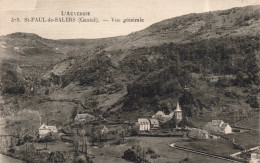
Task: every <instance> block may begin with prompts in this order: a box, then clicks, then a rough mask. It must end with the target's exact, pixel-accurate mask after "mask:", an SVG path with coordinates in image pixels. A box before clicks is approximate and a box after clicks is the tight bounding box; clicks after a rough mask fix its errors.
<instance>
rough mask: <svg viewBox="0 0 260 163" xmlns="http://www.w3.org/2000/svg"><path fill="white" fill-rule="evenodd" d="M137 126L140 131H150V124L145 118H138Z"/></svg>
mask: <svg viewBox="0 0 260 163" xmlns="http://www.w3.org/2000/svg"><path fill="white" fill-rule="evenodd" d="M138 125H139V130H140V131H149V130H150V129H151V127H150V122H149V120H148V119H146V118H139V119H138Z"/></svg>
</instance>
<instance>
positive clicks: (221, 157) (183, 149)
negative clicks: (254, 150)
mask: <svg viewBox="0 0 260 163" xmlns="http://www.w3.org/2000/svg"><path fill="white" fill-rule="evenodd" d="M169 146H170V147H171V148H175V149H178V150H182V151H186V152H191V153H196V154H200V155H204V156H208V157H213V158H218V159H221V160H225V161H230V162H240V161H236V160H233V159H230V158H228V157H225V156H221V155H215V154H210V153H207V152H202V151H197V150H192V149H189V148H185V147H181V146H178V145H176V144H175V143H172V144H169Z"/></svg>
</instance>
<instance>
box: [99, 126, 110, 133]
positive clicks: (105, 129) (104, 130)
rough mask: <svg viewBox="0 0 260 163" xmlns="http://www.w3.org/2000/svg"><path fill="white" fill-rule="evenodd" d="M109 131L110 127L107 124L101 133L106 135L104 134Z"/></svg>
mask: <svg viewBox="0 0 260 163" xmlns="http://www.w3.org/2000/svg"><path fill="white" fill-rule="evenodd" d="M108 132H109V130H108V128H107V127H106V126H104V127H103V128H102V129H101V134H102V135H104V134H107V133H108Z"/></svg>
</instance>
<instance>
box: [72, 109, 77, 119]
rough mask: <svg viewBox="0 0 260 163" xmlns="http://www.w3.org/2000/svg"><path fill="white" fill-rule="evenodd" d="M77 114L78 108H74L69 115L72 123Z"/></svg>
mask: <svg viewBox="0 0 260 163" xmlns="http://www.w3.org/2000/svg"><path fill="white" fill-rule="evenodd" d="M77 114H78V108H77V107H75V108H74V109H73V111H72V113H71V119H73V121H74V120H75V117H76V116H77Z"/></svg>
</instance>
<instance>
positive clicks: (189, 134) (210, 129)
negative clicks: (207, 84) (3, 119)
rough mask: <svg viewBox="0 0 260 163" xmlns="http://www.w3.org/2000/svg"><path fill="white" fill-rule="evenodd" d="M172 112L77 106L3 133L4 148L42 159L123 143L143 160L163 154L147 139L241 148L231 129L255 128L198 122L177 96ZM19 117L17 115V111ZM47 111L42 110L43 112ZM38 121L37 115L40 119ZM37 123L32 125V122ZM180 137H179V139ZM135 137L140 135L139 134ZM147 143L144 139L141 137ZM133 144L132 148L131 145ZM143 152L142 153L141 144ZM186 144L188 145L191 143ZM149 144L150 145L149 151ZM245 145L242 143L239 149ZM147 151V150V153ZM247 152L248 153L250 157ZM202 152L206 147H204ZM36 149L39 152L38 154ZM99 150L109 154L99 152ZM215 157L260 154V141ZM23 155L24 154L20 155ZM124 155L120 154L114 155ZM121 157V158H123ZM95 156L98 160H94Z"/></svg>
mask: <svg viewBox="0 0 260 163" xmlns="http://www.w3.org/2000/svg"><path fill="white" fill-rule="evenodd" d="M171 110H172V111H171V112H169V114H165V113H164V112H163V111H157V112H156V113H155V114H154V115H152V116H146V117H139V118H137V119H136V121H124V122H122V123H120V122H113V121H109V120H106V119H105V118H102V117H95V116H94V115H91V114H89V113H78V112H76V113H75V112H74V113H73V114H74V115H73V119H72V120H71V121H70V122H69V123H68V124H67V125H63V126H59V125H57V124H53V123H52V124H51V125H50V122H48V118H46V122H43V120H42V118H40V123H38V124H34V125H35V126H38V130H33V129H32V130H31V131H30V130H27V131H20V132H18V130H16V133H15V132H13V133H12V134H7V135H2V136H1V152H2V153H5V154H9V155H11V156H12V155H13V156H16V157H17V154H18V156H19V154H26V156H28V155H31V158H30V159H35V160H38V159H39V158H41V159H45V161H48V160H56V161H58V162H59V161H62V160H63V161H65V160H72V159H75V156H79V157H76V158H77V159H83V160H87V162H91V160H92V161H94V160H95V159H96V157H97V156H95V154H96V153H98V152H97V151H99V150H100V149H105V148H107V149H109V148H111V147H113V146H118V147H122V145H123V148H122V149H125V152H124V155H123V156H121V157H122V158H123V159H125V160H128V161H133V162H138V161H144V162H151V161H154V160H160V159H162V158H160V155H159V154H157V153H156V152H154V151H153V150H152V149H151V148H147V149H145V147H142V146H141V145H140V141H142V139H154V140H156V139H167V140H168V141H169V140H171V139H172V141H171V142H172V143H171V144H165V145H168V147H169V148H175V149H178V150H194V151H193V152H200V151H199V150H198V151H196V149H190V148H187V147H185V146H186V145H185V143H184V146H183V143H180V145H179V143H178V142H181V141H182V140H183V141H184V142H185V141H189V140H198V141H202V142H203V141H211V142H212V141H213V142H214V141H219V140H221V139H225V140H227V142H231V143H232V144H233V145H234V146H237V147H238V148H239V145H237V144H236V142H235V140H234V138H233V139H231V138H229V137H228V135H232V134H239V133H240V132H241V133H242V132H250V130H247V129H246V128H239V127H237V126H230V124H228V123H226V122H224V121H223V120H219V119H213V120H212V121H210V122H208V123H205V124H204V126H203V127H201V128H196V127H194V126H193V124H192V123H191V122H189V120H188V118H187V117H186V116H185V115H183V112H182V108H181V106H180V104H179V102H178V101H177V102H176V107H174V108H172V109H171ZM18 114H20V115H25V114H26V115H28V114H36V115H37V114H39V113H37V112H36V111H30V110H26V109H25V110H23V111H21V112H19V113H18ZM17 117H18V116H17ZM40 117H42V116H40ZM12 119H13V121H12V123H17V122H14V121H15V120H16V121H19V118H15V120H14V118H12ZM36 122H37V121H36ZM32 128H33V127H32ZM139 138H142V139H141V140H139V143H137V144H136V142H135V143H133V142H132V141H133V140H132V139H139ZM175 139H177V140H178V141H176V142H175V141H174V140H175ZM135 141H136V140H135ZM141 144H142V143H141ZM127 146H132V148H128V149H126V148H127ZM139 148H140V149H142V150H143V154H141V153H140V149H139ZM186 148H187V149H186ZM145 150H147V151H146V152H145ZM240 150H242V149H240ZM46 152H47V153H50V152H51V153H52V156H51V158H50V157H46ZM144 153H145V154H144ZM245 153H248V154H246V158H245ZM200 154H201V153H200ZM33 155H34V156H33ZM99 155H104V154H102V153H100V154H99ZM205 155H209V156H210V157H220V158H221V159H226V160H236V161H245V160H247V161H251V162H253V161H255V160H259V157H260V155H259V147H255V148H252V149H246V150H245V151H242V152H236V153H230V155H229V156H221V155H217V154H216V156H215V155H214V154H212V153H206V154H205ZM20 157H21V156H20ZM114 157H115V158H117V159H119V158H120V156H114ZM120 159H121V158H120ZM94 162H95V161H94Z"/></svg>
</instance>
